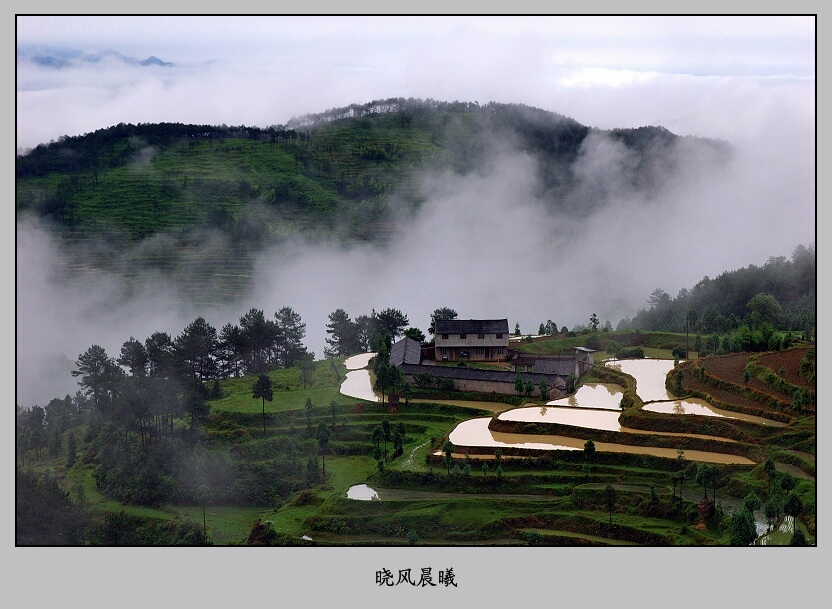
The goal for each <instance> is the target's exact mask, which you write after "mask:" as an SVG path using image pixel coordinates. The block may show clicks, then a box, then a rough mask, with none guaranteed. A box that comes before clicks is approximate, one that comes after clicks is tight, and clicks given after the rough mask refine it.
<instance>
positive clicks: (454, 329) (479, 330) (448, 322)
mask: <svg viewBox="0 0 832 609" xmlns="http://www.w3.org/2000/svg"><path fill="white" fill-rule="evenodd" d="M435 329H436V334H500V333H502V334H505V335H508V319H438V320H436V327H435Z"/></svg>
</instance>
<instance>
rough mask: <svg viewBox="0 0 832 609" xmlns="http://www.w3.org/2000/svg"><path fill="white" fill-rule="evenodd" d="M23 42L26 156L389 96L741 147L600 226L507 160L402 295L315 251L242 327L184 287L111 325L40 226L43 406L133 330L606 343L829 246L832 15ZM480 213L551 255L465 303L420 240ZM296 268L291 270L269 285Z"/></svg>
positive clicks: (377, 25)
mask: <svg viewBox="0 0 832 609" xmlns="http://www.w3.org/2000/svg"><path fill="white" fill-rule="evenodd" d="M16 26H17V27H16V44H17V50H18V53H21V52H23V53H24V56H19V57H18V62H17V70H16V91H15V95H16V129H15V138H16V149H17V150H18V152H22V151H25V150H27V149H29V148H32V147H34V146H37V145H38V144H40V143H46V142H49V141H51V140H55V139H57V138H59V137H60V136H62V135H79V134H83V133H87V132H90V131H93V130H96V129H100V128H104V127H108V126H111V125H114V124H117V123H119V122H124V123H139V122H161V121H170V122H183V123H207V124H227V125H240V124H244V125H251V126H260V127H266V126H269V125H276V124H285V123H286V122H287V121H288V120H290V119H291V118H293V117H296V116H300V115H303V114H306V113H315V112H321V111H324V110H326V109H329V108H335V107H340V106H346V105H349V104H351V103H366V102H368V101H371V100H374V99H383V98H388V97H415V98H422V99H427V98H432V99H436V100H443V101H452V100H459V101H477V102H479V103H480V104H483V103H485V102H488V101H495V102H502V103H521V104H526V105H529V106H534V107H537V108H541V109H544V110H549V111H552V112H556V113H558V114H562V115H565V116H568V117H570V118H573V119H575V120H577V121H578V122H580V123H582V124H584V125H587V126H590V127H595V128H598V129H612V128H622V127H640V126H645V125H653V126H663V127H665V128H667V129H669V130H670V131H671V132H673V133H675V134H677V135H689V136H697V137H704V138H719V139H722V140H725V141H727V142H729V143H730V144H731V145H732V146H734V147H735V149H736V151H737V154H736V157H735V159H734V160H733V161H732V162H731V163H730V165H729V166H726V167H720V168H714V167H706V166H704V165H703V166H702V167H703V168H704V169H706V170H707V171H706V173H705V174H701V173H700V174H696V172H691V174H686V173H680V174H678V175H674V176H673V178H674V182H673V183H672V184H670V185H669V186H668V187H667V188H666V189H665V190H664V191H663V193H662V197H663V199H664V201H663V204H664V207H663V211H662V213H661V214H658V213H656V210H655V209H652V208H650V207H649V206H645V205H644V202H643V201H642V200H641V199H640V197H639V195H638V193H627V194H626V196H620V197H613V198H612V199H611V201H610V206H609V208H608V209H607V210H606V212H605V214H604V215H603V216H597V217H592V218H590V219H589V221H587V222H586V223H585V224H584V225H582V226H579V227H575V226H564V225H563V223H559V222H558V221H557V220H558V219H557V218H554V219H547V220H545V221H540V215H539V201H536V200H535V198H534V195H533V188H532V187H531V186H532V185H533V177H532V172H531V168H530V163H529V162H528V159H525V158H524V157H523V155H521V154H518V153H517V152H516V151H512V150H499V151H495V154H494V160H493V171H492V172H491V173H490V174H489V175H488V176H484V177H480V178H471V177H469V178H460V177H458V176H448V175H441V176H434V177H432V178H431V179H430V181H429V183H426V184H425V188H426V189H428V190H429V191H430V192H431V193H432V194H431V197H430V200H429V202H428V204H426V206H425V208H424V209H423V211H422V213H421V214H420V215H419V216H418V217H417V218H416V219H415V220H414V222H413V224H412V225H411V226H410V227H409V230H408V231H407V232H406V233H404V237H403V241H404V246H405V250H404V251H406V252H407V253H408V255H400V256H394V255H392V254H391V258H390V260H391V265H390V266H389V268H387V269H386V270H385V271H384V272H383V273H381V275H380V276H379V274H374V273H372V272H370V271H369V270H368V266H367V265H368V261H369V260H370V259H371V257H372V256H373V252H372V251H369V250H367V249H362V247H355V248H353V249H351V250H349V251H346V252H344V251H342V250H340V249H338V248H337V247H336V246H335V245H332V244H329V243H325V242H321V243H314V244H311V245H310V244H308V243H307V244H297V245H296V246H294V249H290V250H287V249H285V248H281V249H280V250H275V251H271V252H267V254H266V255H264V256H263V257H262V258H261V259H260V260H259V261H258V269H260V272H262V273H263V274H264V276H266V277H267V280H266V281H265V282H264V284H263V286H262V287H261V289H260V290H259V292H257V293H255V294H254V295H253V298H252V299H251V300H250V301H247V302H240V303H236V305H235V307H231V308H227V309H222V310H212V311H199V310H198V309H196V308H194V307H191V306H189V305H187V304H186V303H179V305H178V306H177V304H176V303H175V299H174V303H173V304H171V302H172V299H171V297H170V294H171V293H172V292H171V293H163V292H165V290H166V289H167V287H162V288H160V287H159V286H156V287H155V288H154V289H152V290H151V288H150V286H149V285H148V291H147V294H146V297H145V298H140V299H139V300H137V301H136V302H132V303H129V304H126V305H124V306H122V305H119V306H118V307H115V308H114V307H110V308H109V309H108V308H107V305H106V304H104V303H107V302H114V301H116V300H117V298H116V296H115V294H116V292H117V291H118V287H117V286H116V285H115V284H114V283H112V282H111V281H110V280H109V279H108V278H106V277H96V278H94V279H93V280H94V281H95V282H96V285H98V287H99V294H103V296H101V297H100V298H99V300H98V301H96V302H92V301H91V300H90V299H89V297H88V296H89V294H88V293H84V292H80V291H79V290H73V289H71V288H67V287H66V286H62V285H60V283H59V282H57V281H56V280H55V277H54V275H55V272H56V269H60V260H59V258H60V253H59V250H58V249H57V246H56V245H55V243H54V240H53V239H52V237H51V235H50V234H49V232H48V230H47V229H44V228H43V227H39V226H29V225H25V226H24V225H20V224H19V225H18V226H17V234H16V248H17V249H16V255H17V307H18V308H17V316H18V317H17V328H18V337H19V339H20V338H21V337H25V338H26V340H25V341H19V342H18V400H19V401H23V402H26V401H27V400H29V401H35V402H37V403H41V404H42V403H43V401H44V400H48V397H49V396H51V395H52V394H51V393H50V392H54V391H62V390H63V389H64V388H65V387H66V383H65V382H64V381H63V380H62V381H60V382H54V383H53V382H52V380H54V379H50V380H45V379H44V377H42V376H40V377H38V378H35V377H34V376H33V374H32V373H33V372H34V371H35V370H38V371H42V370H44V369H48V367H47V368H44V367H43V366H44V365H45V364H44V362H45V361H47V360H49V358H50V357H52V358H54V357H58V358H59V359H60V358H61V357H63V358H64V360H66V359H69V360H74V359H75V358H76V357H77V355H78V354H79V353H80V352H81V351H82V350H84V349H86V347H87V346H89V345H90V344H93V343H94V342H96V343H98V344H103V345H104V346H105V347H106V348H107V349H108V352H109V353H110V354H111V355H115V354H117V352H118V349H119V347H120V345H121V344H122V343H123V342H124V341H125V340H127V338H129V337H130V336H131V335H132V336H136V337H137V338H140V339H143V338H145V337H147V336H148V335H149V334H150V333H151V332H153V331H156V330H164V331H168V332H170V333H171V334H177V333H178V332H179V331H181V329H182V328H184V326H185V325H186V324H187V323H189V322H190V321H192V320H193V319H194V318H195V317H196V316H197V315H204V316H205V317H206V319H208V320H209V321H210V322H212V323H214V324H215V325H216V326H217V327H220V326H221V325H222V323H224V322H226V321H232V322H233V321H238V319H239V315H241V314H242V313H244V312H245V311H247V310H248V308H249V307H250V306H254V307H257V308H262V309H264V310H265V311H266V313H267V314H271V312H272V311H273V310H277V309H278V308H279V307H280V306H284V305H289V306H292V307H294V309H295V310H296V311H298V312H299V313H300V314H301V316H302V318H303V320H304V321H305V322H306V323H307V337H308V341H307V342H308V344H309V348H310V349H311V350H313V351H315V352H316V353H317V354H318V356H320V355H322V350H323V337H324V325H325V323H326V321H327V319H326V315H327V314H328V313H329V312H331V311H333V310H334V309H335V308H336V307H343V308H345V309H346V310H347V312H348V313H349V314H350V315H351V316H353V317H355V316H357V315H360V314H367V313H369V312H370V309H371V308H376V309H377V310H379V309H382V308H386V307H395V308H399V309H401V310H403V311H404V312H405V313H407V314H408V315H409V317H410V321H411V325H415V326H417V327H420V328H421V329H422V330H423V331H426V329H427V325H428V323H429V319H428V316H429V314H430V311H432V310H433V309H434V308H437V307H441V306H450V307H452V308H455V309H456V310H457V311H458V312H459V313H460V316H461V317H508V318H509V322H510V324H511V326H512V327H513V325H514V323H515V322H518V323H520V325H521V329H522V330H523V331H524V332H532V331H534V330H536V328H537V325H538V324H539V323H540V322H545V321H546V320H547V319H553V320H554V321H555V322H556V323H558V324H559V325H567V326H570V327H571V326H573V325H575V324H587V323H588V319H589V316H590V314H591V313H593V312H595V313H597V314H598V316H599V317H600V318H601V320H602V322H603V321H606V320H609V321H611V323H612V325H613V326H615V325H616V323H617V322H618V321H619V320H620V319H621V318H622V317H624V316H631V315H633V314H635V313H636V312H637V310H638V309H639V308H644V307H646V306H647V298H648V297H649V295H650V293H651V292H652V291H653V290H654V289H655V288H661V289H663V290H665V291H666V292H668V293H669V294H670V295H671V296H675V295H676V293H677V292H678V291H679V290H680V289H681V288H685V287H687V288H690V287H693V285H695V283H697V282H698V281H699V280H701V279H702V278H703V277H704V276H706V275H708V276H711V277H714V276H716V275H718V274H720V273H721V272H723V271H727V270H733V269H736V268H740V267H744V266H747V265H749V264H757V265H761V264H763V263H765V261H766V260H767V259H768V257H769V256H786V257H789V256H790V255H791V252H792V251H793V249H794V248H795V247H796V246H797V245H799V244H813V243H814V241H815V236H816V204H815V180H816V176H815V130H816V124H815V112H816V105H815V104H816V65H815V20H814V19H813V17H811V16H742V15H738V16H691V15H688V16H679V17H676V16H644V17H635V16H598V17H596V16H551V17H548V16H537V17H526V16H514V17H507V16H492V17H484V16H482V17H476V16H458V17H450V16H416V17H359V16H330V17H313V16H256V17H245V16H237V17H234V16H223V17H198V16H177V17H172V16H130V17H114V16H101V17H91V16H63V17H58V16H25V17H24V16H21V17H18V18H17V22H16ZM44 48H52V49H61V48H63V49H74V50H77V51H82V52H84V53H96V52H102V51H105V50H107V49H113V50H116V51H118V52H119V53H122V54H124V55H127V56H130V57H134V58H136V59H140V60H142V59H145V58H147V57H149V56H155V57H157V58H159V59H161V60H164V61H168V62H172V63H174V64H175V66H174V67H172V68H161V67H147V68H141V69H138V68H135V67H130V68H127V67H125V66H123V65H118V64H116V63H104V64H96V65H95V67H89V66H81V65H78V66H75V67H69V68H64V69H60V70H57V69H50V68H42V67H37V66H35V65H34V64H32V63H31V62H29V61H27V60H26V58H25V53H31V52H33V51H35V50H37V49H41V50H42V49H44ZM614 153H615V151H610V150H609V149H608V147H607V148H605V147H604V143H603V142H600V143H599V144H598V146H597V147H596V148H594V149H587V150H586V154H585V156H584V171H586V172H587V175H589V173H590V172H591V171H592V170H593V165H592V163H593V162H595V163H596V164H600V165H604V166H605V167H609V166H610V164H614V163H616V162H618V161H617V160H616V157H615V156H614ZM703 175H704V177H702V176H703ZM517 193H520V195H519V196H518V194H517ZM509 202H510V204H509ZM474 209H476V210H478V211H479V214H478V217H477V219H476V225H475V226H473V227H471V228H470V232H469V233H466V238H470V237H469V236H470V235H480V236H482V237H483V238H485V236H487V235H494V234H500V235H504V236H505V238H506V241H507V242H515V241H514V239H516V238H517V237H518V235H520V236H522V237H523V242H524V244H525V250H524V251H525V252H530V253H529V254H528V256H527V258H526V259H525V262H524V265H523V268H521V269H518V268H517V264H516V262H517V260H516V257H513V256H511V254H508V255H507V253H506V251H505V250H497V249H496V248H495V251H487V252H481V253H480V254H479V255H478V256H477V257H476V258H475V261H476V262H475V263H473V264H469V265H468V266H466V267H465V268H466V271H465V281H464V284H463V285H460V284H459V282H458V281H457V284H456V285H451V282H452V281H453V279H452V278H451V277H450V276H435V275H432V276H428V274H426V273H425V269H426V268H429V269H435V268H436V265H435V263H434V262H435V261H433V260H431V259H429V258H424V257H423V254H422V253H420V252H421V251H422V250H423V249H424V248H421V247H420V244H424V243H426V242H436V241H432V240H436V239H444V240H447V241H452V240H454V239H455V237H459V235H458V234H454V231H453V229H437V228H436V227H437V224H438V223H437V218H439V217H441V216H443V215H447V214H451V215H452V216H454V215H456V214H458V215H459V217H460V218H463V217H464V218H468V217H471V214H470V212H471V211H472V210H474ZM454 217H455V216H454ZM610 227H615V228H616V229H617V230H615V231H610V230H609V229H610ZM443 231H445V232H443ZM611 233H614V234H616V235H620V237H616V238H612V239H611V238H610V234H611ZM647 234H649V235H651V238H650V239H647V238H646V237H645V235H647ZM509 257H510V258H511V260H509V259H508V258H509ZM453 259H454V261H455V263H460V262H462V261H464V260H465V258H464V257H463V256H458V255H455V256H453ZM275 260H280V261H281V262H280V265H279V266H280V268H279V270H273V272H268V271H267V269H274V268H275V267H276V266H278V265H275V264H273V262H274V261H275ZM457 276H458V275H457ZM414 285H416V287H418V288H420V289H418V290H413V289H412V288H413V286H414ZM170 288H171V290H172V289H173V286H170ZM507 288H510V290H509V289H507ZM426 291H427V293H429V295H430V297H425V296H423V295H424V294H425V293H426ZM509 291H510V294H509ZM405 293H406V294H408V297H399V296H392V295H394V294H405ZM109 296H113V297H112V299H109V300H108V297H109ZM21 342H25V343H26V345H22V344H21ZM21 391H24V392H25V395H24V396H21ZM73 391H74V390H73ZM412 566H413V567H414V568H415V567H418V565H415V564H414V565H412Z"/></svg>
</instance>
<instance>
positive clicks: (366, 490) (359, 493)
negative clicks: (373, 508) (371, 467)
mask: <svg viewBox="0 0 832 609" xmlns="http://www.w3.org/2000/svg"><path fill="white" fill-rule="evenodd" d="M347 499H357V500H359V501H378V500H379V499H378V493H377V492H376V491H375V490H374V489H373V488H371V487H369V486H367V485H366V484H354V485H353V486H351V487H350V488H349V489H348V490H347Z"/></svg>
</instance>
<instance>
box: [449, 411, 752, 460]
mask: <svg viewBox="0 0 832 609" xmlns="http://www.w3.org/2000/svg"><path fill="white" fill-rule="evenodd" d="M490 420H491V419H490V417H480V418H477V419H470V420H468V421H463V422H462V423H460V424H459V425H457V426H456V427H455V428H454V430H453V431H452V432H451V433H450V436H449V438H450V440H451V442H453V443H454V445H456V446H459V447H463V446H472V447H473V446H477V447H489V448H490V447H495V448H500V447H511V448H527V449H531V450H583V448H584V444H585V442H586V440H585V439H581V438H571V437H567V436H556V435H538V434H534V435H526V434H510V433H501V432H496V431H491V430H490V429H488V423H489V421H490ZM656 433H657V432H656ZM593 443H594V444H595V450H596V451H600V452H620V453H629V454H636V455H653V456H656V457H666V458H669V459H675V458H676V457H677V456H678V453H677V451H676V449H675V448H656V447H653V446H629V445H627V444H614V443H611V442H595V441H593ZM685 458H686V459H690V460H692V461H702V462H705V463H720V464H724V465H735V464H739V465H753V464H754V462H753V461H751V460H750V459H746V458H745V457H739V456H736V455H729V454H723V453H714V452H707V451H701V450H686V451H685Z"/></svg>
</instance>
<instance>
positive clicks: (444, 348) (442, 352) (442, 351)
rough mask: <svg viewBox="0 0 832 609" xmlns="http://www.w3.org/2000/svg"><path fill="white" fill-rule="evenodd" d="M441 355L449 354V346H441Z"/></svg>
mask: <svg viewBox="0 0 832 609" xmlns="http://www.w3.org/2000/svg"><path fill="white" fill-rule="evenodd" d="M439 355H448V348H447V347H440V348H439Z"/></svg>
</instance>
